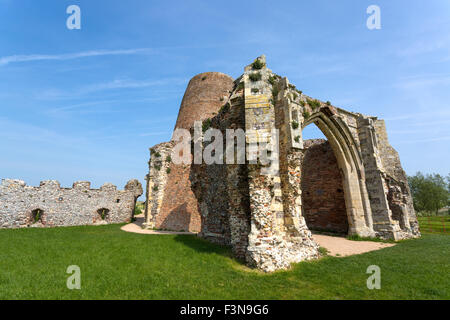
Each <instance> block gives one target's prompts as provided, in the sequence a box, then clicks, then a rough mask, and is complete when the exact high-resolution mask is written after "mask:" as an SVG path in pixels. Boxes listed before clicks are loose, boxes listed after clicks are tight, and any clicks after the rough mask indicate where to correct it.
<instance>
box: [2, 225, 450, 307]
mask: <svg viewBox="0 0 450 320" xmlns="http://www.w3.org/2000/svg"><path fill="white" fill-rule="evenodd" d="M357 244H358V243H357V242H355V245H357ZM449 248H450V237H448V236H443V235H424V236H423V237H422V238H421V239H417V240H408V241H402V242H400V243H399V244H397V245H396V246H394V247H390V248H385V249H382V250H379V251H373V252H369V253H366V254H362V255H357V256H351V257H344V258H337V257H331V256H326V257H323V258H322V259H320V260H316V261H310V262H303V263H299V264H296V265H294V266H293V268H292V270H289V271H279V272H275V273H273V274H263V273H261V272H258V271H255V270H252V269H249V268H247V267H245V266H244V265H243V264H242V263H240V262H238V261H236V260H234V259H233V258H231V254H230V250H229V249H228V248H224V247H221V246H217V245H214V244H211V243H208V242H206V241H204V240H202V239H199V238H197V237H195V236H189V235H159V236H157V235H140V234H133V233H127V232H123V231H121V230H120V225H109V226H86V227H70V228H53V229H37V228H31V229H18V230H0V299H437V298H441V299H449V298H450V297H449V291H448V290H449V289H448V288H449V285H448V284H449V283H450V276H449V274H450V273H449V267H450V266H449V256H450V252H449ZM373 264H375V265H378V266H380V268H381V286H382V287H381V290H368V289H367V287H366V280H367V277H368V276H369V275H367V274H366V270H367V267H368V266H370V265H373ZM69 265H78V266H79V267H80V268H81V279H82V280H81V290H69V289H67V288H66V280H67V277H68V276H69V275H68V274H66V269H67V267H68V266H69Z"/></svg>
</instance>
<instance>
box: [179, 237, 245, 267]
mask: <svg viewBox="0 0 450 320" xmlns="http://www.w3.org/2000/svg"><path fill="white" fill-rule="evenodd" d="M174 240H175V241H177V242H180V243H182V244H183V245H185V246H187V247H189V248H191V249H194V250H195V251H197V252H200V253H209V254H217V255H221V256H223V257H225V258H228V259H231V260H232V261H233V262H236V263H238V264H241V265H245V261H244V260H242V259H237V258H236V257H234V256H233V253H232V251H231V247H229V246H225V245H219V244H216V243H212V242H210V241H208V240H205V239H202V238H199V237H198V236H194V235H176V236H175V238H174Z"/></svg>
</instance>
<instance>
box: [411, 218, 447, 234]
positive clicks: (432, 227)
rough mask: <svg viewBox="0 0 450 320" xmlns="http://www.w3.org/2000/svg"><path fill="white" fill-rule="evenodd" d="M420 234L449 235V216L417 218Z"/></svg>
mask: <svg viewBox="0 0 450 320" xmlns="http://www.w3.org/2000/svg"><path fill="white" fill-rule="evenodd" d="M417 219H418V220H419V225H420V231H421V232H422V233H435V234H447V235H450V215H445V216H431V217H417Z"/></svg>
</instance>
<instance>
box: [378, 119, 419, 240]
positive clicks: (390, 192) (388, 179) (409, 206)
mask: <svg viewBox="0 0 450 320" xmlns="http://www.w3.org/2000/svg"><path fill="white" fill-rule="evenodd" d="M374 129H375V134H376V138H377V141H378V145H379V148H378V150H379V157H380V160H381V164H382V168H383V177H384V180H385V186H386V189H387V201H388V204H389V209H390V210H391V212H392V219H394V220H395V221H398V223H399V225H400V229H401V230H402V231H401V234H400V235H399V238H408V237H409V235H410V234H413V235H414V236H418V235H420V233H419V223H418V221H417V217H416V213H415V210H414V205H413V201H412V196H411V190H410V189H409V184H408V178H407V176H406V173H405V171H404V170H403V168H402V166H401V163H400V157H399V155H398V152H397V151H396V150H395V149H394V148H393V147H392V146H391V145H390V143H389V141H388V136H387V131H386V125H385V122H384V121H383V120H377V121H375V122H374ZM385 193H386V190H385Z"/></svg>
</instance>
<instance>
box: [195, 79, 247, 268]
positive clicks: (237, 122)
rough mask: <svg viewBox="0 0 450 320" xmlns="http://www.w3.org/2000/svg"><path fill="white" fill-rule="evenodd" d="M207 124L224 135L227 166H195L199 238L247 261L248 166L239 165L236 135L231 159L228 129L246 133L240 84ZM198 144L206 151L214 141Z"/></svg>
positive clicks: (225, 164) (231, 145)
mask: <svg viewBox="0 0 450 320" xmlns="http://www.w3.org/2000/svg"><path fill="white" fill-rule="evenodd" d="M207 121H208V123H210V127H211V128H215V129H218V130H220V132H221V133H222V136H223V138H224V139H223V144H222V150H223V153H224V158H223V164H212V165H207V164H206V163H205V162H202V164H195V163H194V164H192V166H191V183H192V184H191V187H192V190H193V191H194V194H195V196H196V198H197V201H198V207H199V211H200V213H201V219H202V220H201V222H202V223H201V232H200V234H199V236H201V237H203V238H205V239H208V240H210V241H213V242H216V243H219V244H224V245H230V246H231V247H232V250H233V253H234V255H235V256H236V257H238V258H241V259H244V258H245V256H246V252H247V245H248V233H249V229H250V204H249V195H248V181H247V166H246V165H245V164H239V163H238V150H237V147H236V146H237V143H238V138H235V137H234V136H233V138H232V139H233V140H231V139H230V140H229V141H232V142H231V143H230V144H229V146H230V147H229V150H230V151H231V149H234V153H233V155H232V156H233V157H234V158H233V159H231V158H228V155H227V151H226V150H227V141H228V140H227V139H226V137H227V132H226V129H235V130H242V133H243V132H244V131H243V129H244V128H245V119H244V98H243V90H242V89H241V88H239V87H238V86H237V85H236V86H235V89H234V91H233V93H232V94H231V95H230V97H227V98H226V99H225V101H224V105H223V107H222V108H221V109H220V111H219V114H218V115H217V116H214V117H212V118H211V119H209V120H207ZM205 128H206V126H205ZM191 133H192V134H193V132H191ZM244 139H245V137H244ZM196 143H200V144H201V150H202V151H203V150H204V149H205V148H206V147H207V146H208V144H209V143H210V142H205V141H204V137H203V136H202V137H200V138H199V141H194V143H193V144H192V149H193V150H192V152H194V147H195V144H196ZM231 162H232V163H231Z"/></svg>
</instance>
